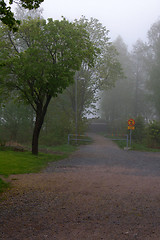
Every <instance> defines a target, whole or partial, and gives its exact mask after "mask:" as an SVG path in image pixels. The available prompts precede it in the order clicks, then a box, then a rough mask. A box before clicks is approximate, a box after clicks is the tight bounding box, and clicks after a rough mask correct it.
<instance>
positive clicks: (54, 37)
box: [1, 19, 96, 154]
mask: <svg viewBox="0 0 160 240" xmlns="http://www.w3.org/2000/svg"><path fill="white" fill-rule="evenodd" d="M1 31H2V32H3V34H2V36H3V38H2V39H1V42H2V43H3V44H2V46H3V48H5V49H6V50H8V52H9V54H8V55H7V56H6V54H5V52H4V54H3V57H2V59H5V61H3V64H1V77H3V80H4V81H3V84H4V88H6V89H8V90H9V89H10V90H14V91H15V97H16V98H19V99H22V100H23V101H24V102H26V103H28V104H30V105H31V106H32V108H33V109H34V111H35V114H36V120H35V127H34V131H33V138H32V153H33V154H38V139H39V134H40V130H41V127H42V124H43V121H44V117H45V114H46V111H47V108H48V105H49V103H50V101H51V98H52V97H56V96H57V94H58V93H61V92H62V91H63V89H65V88H66V87H68V86H69V85H70V84H71V83H73V81H74V75H75V72H76V71H78V70H79V69H80V67H81V64H82V61H83V62H87V64H88V66H92V65H93V62H94V57H95V55H96V49H95V47H94V46H93V44H92V43H91V41H90V39H89V35H88V33H87V31H86V30H85V29H84V27H83V26H82V25H78V24H75V23H71V22H68V21H67V20H66V19H62V20H61V21H58V20H55V21H53V20H52V19H49V20H48V22H46V21H45V20H36V19H34V20H28V21H27V20H25V21H24V22H23V24H22V25H21V26H20V29H19V31H18V32H16V33H12V32H9V31H7V30H6V29H5V28H4V27H3V28H1Z"/></svg>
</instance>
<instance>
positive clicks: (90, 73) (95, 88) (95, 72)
mask: <svg viewBox="0 0 160 240" xmlns="http://www.w3.org/2000/svg"><path fill="white" fill-rule="evenodd" d="M76 23H77V24H82V25H83V26H84V27H85V29H86V31H87V32H88V33H89V37H90V41H91V42H92V43H93V45H94V46H95V47H96V48H98V49H99V50H100V51H99V53H98V55H97V58H96V60H95V64H94V67H88V65H87V64H86V63H85V62H83V63H82V65H81V69H80V71H78V72H77V74H76V76H75V83H76V85H77V86H75V84H74V85H72V86H70V87H69V88H68V89H67V90H66V92H65V93H66V97H67V96H68V99H69V106H70V109H68V110H69V112H70V111H71V110H72V113H73V115H72V116H73V117H72V118H73V119H74V117H75V111H76V110H77V118H78V121H79V123H80V122H81V120H82V118H83V117H84V116H85V115H86V114H89V113H93V112H96V109H95V106H96V103H97V101H98V99H99V91H101V90H102V89H108V88H110V87H112V86H114V84H115V82H116V80H117V79H118V78H119V77H120V76H121V75H122V71H121V66H120V63H119V61H118V59H117V56H118V53H117V51H116V49H115V47H114V46H113V44H112V43H111V42H110V39H109V37H108V34H109V31H108V30H107V29H106V28H105V27H104V26H103V25H102V23H100V22H99V20H97V19H95V18H91V19H89V20H88V19H86V18H85V17H82V18H80V19H79V20H76ZM76 88H77V107H76V101H75V100H76V97H75V94H76ZM61 100H62V101H63V100H64V97H61ZM66 109H67V108H66ZM78 125H80V124H78Z"/></svg>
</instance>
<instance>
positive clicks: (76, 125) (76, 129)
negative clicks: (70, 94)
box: [75, 74, 78, 143]
mask: <svg viewBox="0 0 160 240" xmlns="http://www.w3.org/2000/svg"><path fill="white" fill-rule="evenodd" d="M77 77H78V74H76V75H75V131H76V143H77V134H78V116H77V115H78V114H77Z"/></svg>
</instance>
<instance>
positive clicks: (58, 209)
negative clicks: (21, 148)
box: [0, 135, 160, 240]
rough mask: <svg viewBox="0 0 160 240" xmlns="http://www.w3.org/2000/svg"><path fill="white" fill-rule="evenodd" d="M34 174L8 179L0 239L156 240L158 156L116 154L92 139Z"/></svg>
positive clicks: (159, 225)
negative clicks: (67, 155) (11, 187)
mask: <svg viewBox="0 0 160 240" xmlns="http://www.w3.org/2000/svg"><path fill="white" fill-rule="evenodd" d="M92 137H93V138H94V143H93V144H91V145H86V146H82V147H81V148H80V149H79V150H78V151H77V152H75V153H74V154H73V155H72V156H71V157H70V158H69V159H66V160H63V161H60V162H58V163H52V164H50V165H49V166H48V168H47V169H45V170H44V171H42V172H41V173H39V174H24V175H16V176H11V178H12V179H14V180H12V182H13V184H14V186H15V187H14V188H13V189H12V190H11V191H9V192H7V193H6V194H4V195H3V196H2V197H3V198H4V199H5V200H3V201H1V202H0V239H1V240H8V239H10V240H32V239H33V240H34V239H37V240H41V239H42V240H43V239H51V240H52V239H55V240H100V239H104V240H133V239H138V240H159V239H160V153H145V152H144V153H143V152H136V151H123V150H120V149H119V148H118V147H117V146H116V145H115V144H114V143H113V142H111V141H110V140H107V139H105V138H103V137H101V136H97V135H93V136H92Z"/></svg>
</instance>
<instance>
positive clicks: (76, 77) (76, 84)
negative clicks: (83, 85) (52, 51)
mask: <svg viewBox="0 0 160 240" xmlns="http://www.w3.org/2000/svg"><path fill="white" fill-rule="evenodd" d="M77 80H78V74H76V75H75V131H76V143H77V135H78V104H77V103H78V94H77V92H78V81H77ZM79 80H85V78H83V77H81V78H79Z"/></svg>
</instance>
